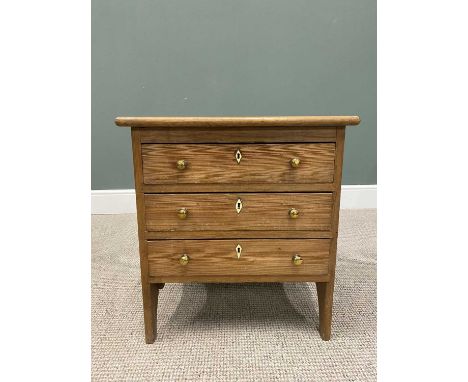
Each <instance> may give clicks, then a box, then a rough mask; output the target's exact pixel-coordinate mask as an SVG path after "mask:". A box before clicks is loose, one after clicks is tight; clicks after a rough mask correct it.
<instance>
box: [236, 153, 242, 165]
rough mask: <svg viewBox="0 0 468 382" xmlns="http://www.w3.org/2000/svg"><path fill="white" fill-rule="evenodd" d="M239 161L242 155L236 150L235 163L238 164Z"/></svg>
mask: <svg viewBox="0 0 468 382" xmlns="http://www.w3.org/2000/svg"><path fill="white" fill-rule="evenodd" d="M241 159H242V153H241V152H240V150H239V149H238V150H237V151H236V161H237V164H239V163H240V161H241Z"/></svg>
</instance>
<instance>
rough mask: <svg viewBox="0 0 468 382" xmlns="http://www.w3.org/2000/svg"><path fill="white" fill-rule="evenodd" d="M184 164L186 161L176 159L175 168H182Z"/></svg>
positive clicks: (185, 164)
mask: <svg viewBox="0 0 468 382" xmlns="http://www.w3.org/2000/svg"><path fill="white" fill-rule="evenodd" d="M186 166H187V162H185V160H183V159H180V160H178V161H177V168H178V169H179V170H184V169H185V167H186Z"/></svg>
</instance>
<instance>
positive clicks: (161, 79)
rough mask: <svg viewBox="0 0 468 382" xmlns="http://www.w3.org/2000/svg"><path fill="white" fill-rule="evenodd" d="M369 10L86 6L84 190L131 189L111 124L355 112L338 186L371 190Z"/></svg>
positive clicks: (311, 0) (179, 2)
mask: <svg viewBox="0 0 468 382" xmlns="http://www.w3.org/2000/svg"><path fill="white" fill-rule="evenodd" d="M376 90H377V89H376V2H375V0H353V1H349V0H283V1H279V0H231V1H227V0H166V1H150V0H131V1H129V0H112V1H111V0H92V188H93V189H119V188H133V171H132V159H131V144H130V131H129V129H126V128H121V127H116V126H115V125H114V123H113V120H114V118H115V117H116V116H118V115H335V114H336V115H339V114H347V115H349V114H352V115H354V114H357V115H360V116H361V120H362V122H361V125H359V126H357V127H350V128H348V129H347V135H346V146H345V166H344V169H343V184H376V183H377V171H376V154H377V153H376V151H377V150H376V96H377V94H376Z"/></svg>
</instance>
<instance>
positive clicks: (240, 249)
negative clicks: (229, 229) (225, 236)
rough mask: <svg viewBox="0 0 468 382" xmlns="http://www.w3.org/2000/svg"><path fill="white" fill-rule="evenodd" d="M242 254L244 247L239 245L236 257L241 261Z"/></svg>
mask: <svg viewBox="0 0 468 382" xmlns="http://www.w3.org/2000/svg"><path fill="white" fill-rule="evenodd" d="M241 253H242V247H241V245H240V244H237V247H236V256H237V259H238V260H239V259H240V257H241Z"/></svg>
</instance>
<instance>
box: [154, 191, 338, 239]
mask: <svg viewBox="0 0 468 382" xmlns="http://www.w3.org/2000/svg"><path fill="white" fill-rule="evenodd" d="M332 207H333V194H332V193H331V192H326V193H261V194H257V193H240V194H218V193H216V194H145V220H146V230H147V231H205V230H207V231H242V230H247V231H252V230H259V231H260V230H269V231H271V230H278V231H280V230H315V231H329V230H330V229H331V216H332Z"/></svg>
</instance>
